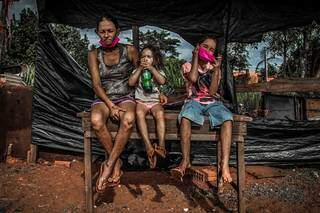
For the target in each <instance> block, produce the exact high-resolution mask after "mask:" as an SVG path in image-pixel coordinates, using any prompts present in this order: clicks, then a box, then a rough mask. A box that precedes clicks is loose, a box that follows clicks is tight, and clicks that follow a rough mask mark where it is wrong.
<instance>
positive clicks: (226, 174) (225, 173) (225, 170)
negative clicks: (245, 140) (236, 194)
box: [221, 164, 232, 183]
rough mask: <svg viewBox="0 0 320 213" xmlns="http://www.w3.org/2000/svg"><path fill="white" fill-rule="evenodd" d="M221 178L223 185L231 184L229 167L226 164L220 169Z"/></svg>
mask: <svg viewBox="0 0 320 213" xmlns="http://www.w3.org/2000/svg"><path fill="white" fill-rule="evenodd" d="M221 178H222V180H223V182H224V183H231V182H232V177H231V174H230V169H229V165H227V164H226V165H223V166H222V167H221Z"/></svg>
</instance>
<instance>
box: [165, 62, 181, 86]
mask: <svg viewBox="0 0 320 213" xmlns="http://www.w3.org/2000/svg"><path fill="white" fill-rule="evenodd" d="M184 62H185V61H184V60H180V59H177V58H175V57H167V58H166V59H165V67H164V70H163V71H164V72H165V73H166V76H167V83H168V84H169V85H170V86H172V87H174V88H176V87H182V86H183V85H184V80H183V78H182V73H181V66H182V64H183V63H184Z"/></svg>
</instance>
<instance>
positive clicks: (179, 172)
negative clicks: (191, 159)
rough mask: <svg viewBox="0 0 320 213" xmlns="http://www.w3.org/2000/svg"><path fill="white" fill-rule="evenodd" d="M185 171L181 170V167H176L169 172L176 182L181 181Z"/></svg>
mask: <svg viewBox="0 0 320 213" xmlns="http://www.w3.org/2000/svg"><path fill="white" fill-rule="evenodd" d="M185 173H186V170H183V169H182V168H181V167H179V166H178V167H176V168H173V169H171V170H170V174H171V176H172V177H174V178H175V179H177V180H180V181H183V176H184V175H185Z"/></svg>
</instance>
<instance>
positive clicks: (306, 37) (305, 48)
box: [301, 26, 310, 78]
mask: <svg viewBox="0 0 320 213" xmlns="http://www.w3.org/2000/svg"><path fill="white" fill-rule="evenodd" d="M309 36H310V30H309V26H306V27H304V28H303V57H302V71H301V78H304V77H305V76H306V75H308V71H309V69H308V68H309V66H308V59H309V57H308V53H309V51H310V39H309Z"/></svg>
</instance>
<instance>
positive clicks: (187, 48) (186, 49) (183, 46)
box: [0, 0, 281, 70]
mask: <svg viewBox="0 0 320 213" xmlns="http://www.w3.org/2000/svg"><path fill="white" fill-rule="evenodd" d="M1 4H2V1H1V2H0V5H1ZM24 8H30V9H32V10H33V11H35V12H36V13H37V6H36V0H19V1H17V2H14V3H13V5H12V6H11V8H10V10H9V15H10V17H12V14H15V16H16V18H19V13H20V12H21V10H23V9H24ZM154 29H155V30H161V29H160V28H158V27H153V26H144V27H141V28H140V30H141V31H143V32H146V31H147V30H154ZM79 30H80V33H81V35H82V36H84V34H86V35H87V37H88V39H89V41H90V43H95V42H97V41H98V37H97V35H96V34H95V32H94V29H79ZM170 36H171V37H172V38H177V39H179V40H180V42H181V43H180V46H179V47H178V48H177V52H179V53H180V55H179V58H181V59H185V60H187V61H190V60H191V57H192V50H193V48H194V47H193V46H192V45H191V44H189V43H188V42H187V41H185V40H184V39H183V38H181V37H180V36H179V35H178V34H176V33H174V32H170ZM126 37H129V38H132V35H131V30H127V31H123V32H121V34H120V42H123V43H126V42H127V40H126V39H125V38H126ZM264 46H265V45H264V44H263V43H260V44H259V45H258V49H254V48H249V63H250V64H251V66H250V67H249V69H250V70H254V69H255V68H256V65H257V64H258V63H259V61H260V60H261V58H260V52H261V50H262V49H263V48H264ZM271 63H281V59H278V60H275V61H272V62H271Z"/></svg>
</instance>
